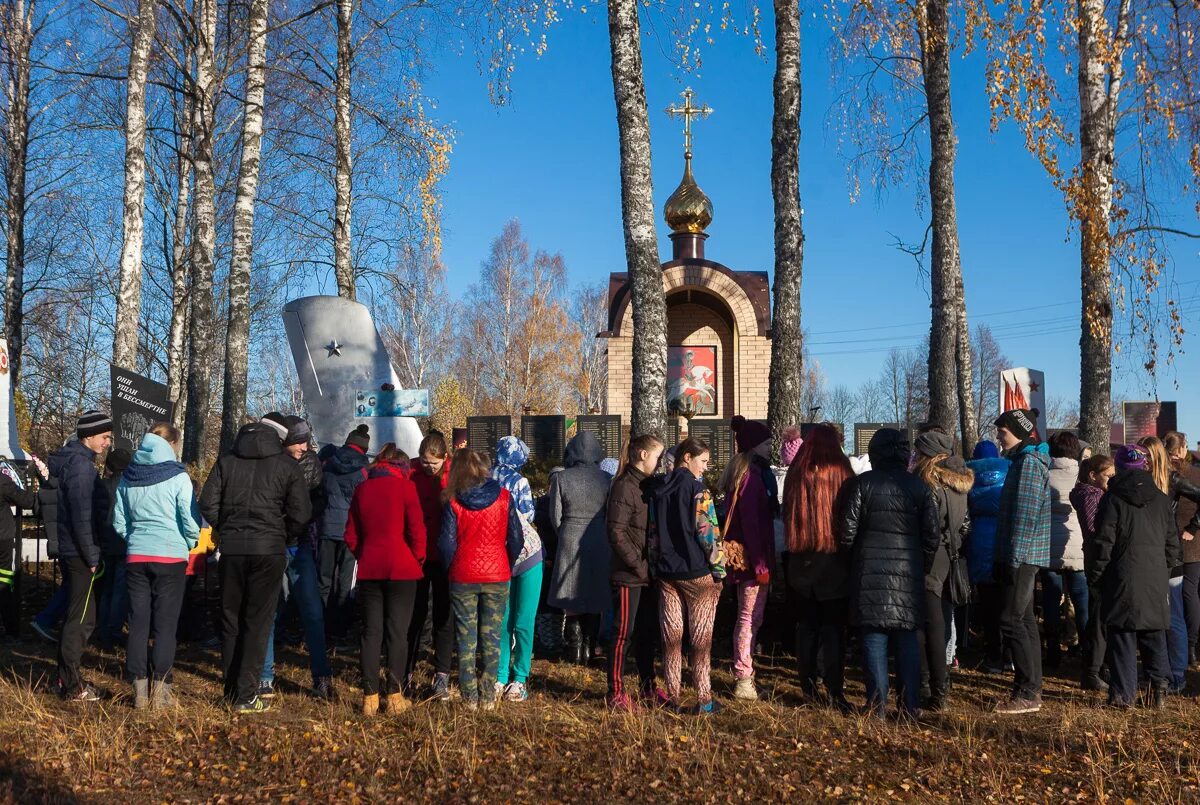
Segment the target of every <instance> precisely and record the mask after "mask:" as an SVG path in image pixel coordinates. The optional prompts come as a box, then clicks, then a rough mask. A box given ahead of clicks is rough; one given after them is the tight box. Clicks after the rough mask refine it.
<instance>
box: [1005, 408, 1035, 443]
mask: <svg viewBox="0 0 1200 805" xmlns="http://www.w3.org/2000/svg"><path fill="white" fill-rule="evenodd" d="M1038 413H1039V412H1038V409H1036V408H1029V409H1024V408H1014V409H1013V410H1011V411H1005V412H1004V413H1003V414H1001V415H1000V416H999V417H997V418H996V422H995V425H996V427H997V428H1004V429H1005V430H1007V431H1008V432H1009V433H1011V434H1012V435H1013V436H1016V437H1017V438H1018V439H1020V440H1021V441H1026V440H1028V439H1032V438H1033V434H1034V433H1036V432H1037V421H1038Z"/></svg>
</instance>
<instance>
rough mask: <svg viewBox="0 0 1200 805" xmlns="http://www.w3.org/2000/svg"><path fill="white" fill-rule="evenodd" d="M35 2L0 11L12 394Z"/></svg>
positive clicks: (20, 1)
mask: <svg viewBox="0 0 1200 805" xmlns="http://www.w3.org/2000/svg"><path fill="white" fill-rule="evenodd" d="M33 3H34V0H28V4H27V3H26V0H9V1H8V2H7V3H6V4H5V7H4V10H3V12H4V18H3V20H2V21H0V22H2V23H3V26H4V28H3V42H2V44H3V48H4V56H5V59H4V62H5V65H4V68H5V72H6V73H7V75H6V76H5V78H6V81H5V84H4V101H5V117H6V124H7V127H6V131H5V154H4V156H5V162H4V184H5V190H6V195H5V199H4V218H5V235H6V238H5V240H6V244H5V246H6V249H5V257H6V260H7V263H6V269H7V270H6V274H5V281H4V335H5V337H6V338H7V339H8V356H9V367H10V371H11V372H12V385H13V388H14V389H15V388H18V383H19V381H20V378H21V357H22V352H23V351H24V346H25V211H26V209H25V208H26V192H25V190H26V187H25V184H26V167H27V160H28V157H29V91H30V75H29V73H30V65H31V59H30V52H31V49H32V46H33Z"/></svg>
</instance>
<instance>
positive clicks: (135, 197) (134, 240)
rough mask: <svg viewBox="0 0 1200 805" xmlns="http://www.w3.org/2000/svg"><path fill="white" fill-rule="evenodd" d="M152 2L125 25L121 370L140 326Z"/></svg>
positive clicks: (116, 353) (116, 354) (133, 355)
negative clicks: (147, 91) (127, 30)
mask: <svg viewBox="0 0 1200 805" xmlns="http://www.w3.org/2000/svg"><path fill="white" fill-rule="evenodd" d="M157 13H158V3H157V2H156V0H138V4H137V15H136V16H134V17H132V18H130V20H129V33H130V37H129V38H130V44H129V71H128V73H127V74H126V77H125V198H124V205H123V207H122V215H121V265H120V273H119V275H118V280H117V282H118V291H117V310H116V322H115V330H114V332H113V359H112V362H113V364H114V365H115V366H119V367H121V368H122V369H130V370H133V369H136V368H137V348H138V324H139V320H140V318H141V307H142V246H143V243H144V240H145V204H146V79H147V76H148V74H149V71H150V48H151V46H152V45H153V44H154V29H155V18H156V16H157Z"/></svg>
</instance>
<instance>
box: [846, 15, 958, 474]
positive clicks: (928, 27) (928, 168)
mask: <svg viewBox="0 0 1200 805" xmlns="http://www.w3.org/2000/svg"><path fill="white" fill-rule="evenodd" d="M831 17H832V19H833V22H834V27H835V37H836V48H835V55H836V60H835V71H836V73H837V77H838V83H839V84H840V85H841V86H842V88H843V91H842V93H841V95H840V96H839V98H838V100H837V102H836V109H837V111H838V113H839V120H840V125H841V127H842V131H843V136H844V139H843V143H842V146H841V150H842V153H843V156H844V157H845V158H846V160H847V169H848V172H849V176H850V180H851V195H852V197H857V195H858V194H859V192H860V190H861V185H862V181H863V179H864V177H866V178H868V180H869V181H870V183H871V184H873V185H874V186H875V188H876V192H877V193H880V194H881V193H882V192H883V190H884V189H885V188H887V187H888V186H891V185H899V184H904V183H906V182H909V181H912V180H913V179H914V178H915V177H916V176H918V175H920V174H922V173H924V174H925V176H926V185H925V187H924V188H922V189H919V190H918V201H917V203H918V209H923V208H924V207H925V205H926V203H928V207H929V214H930V225H929V230H928V233H927V235H926V240H925V242H923V243H922V244H921V245H920V247H917V248H915V249H913V248H910V247H904V248H905V250H906V251H910V252H911V253H913V254H914V255H915V256H917V257H918V261H920V259H921V258H923V256H924V253H925V249H926V246H928V248H929V291H930V327H929V362H928V365H927V367H926V374H927V380H926V385H927V387H928V402H929V411H928V414H929V422H930V423H931V424H936V425H940V426H941V427H943V428H945V430H946V432H947V433H954V432H955V430H958V432H959V434H960V437H961V442H962V445H963V449H964V450H965V449H967V447H968V442H970V441H971V440H972V434H973V431H974V430H975V428H974V426H973V424H972V420H973V418H974V415H973V412H974V409H975V405H974V402H973V399H972V398H973V384H972V382H971V379H970V378H971V361H970V349H969V346H970V329H969V322H968V320H967V310H966V298H965V290H964V284H963V275H962V262H961V257H960V251H959V239H958V213H957V203H956V198H955V182H954V171H955V165H956V161H957V144H956V136H955V133H954V115H953V110H952V106H951V98H950V86H951V81H950V55H951V53H952V51H953V47H954V42H953V38H954V35H955V31H954V28H953V25H952V19H951V14H950V3H949V0H908V1H906V2H900V3H894V4H882V5H881V4H877V3H872V2H870V0H848V2H844V3H833V4H831ZM967 27H968V28H969V27H970V26H969V21H968V25H967ZM922 133H925V134H927V137H926V138H925V140H924V141H922V139H921V136H920V135H921V134H922Z"/></svg>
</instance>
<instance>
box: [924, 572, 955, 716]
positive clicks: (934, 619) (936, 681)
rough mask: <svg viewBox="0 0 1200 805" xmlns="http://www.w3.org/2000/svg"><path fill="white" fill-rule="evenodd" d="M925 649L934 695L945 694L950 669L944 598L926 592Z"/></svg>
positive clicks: (927, 668)
mask: <svg viewBox="0 0 1200 805" xmlns="http://www.w3.org/2000/svg"><path fill="white" fill-rule="evenodd" d="M921 642H922V646H923V647H924V649H925V668H926V670H927V671H928V673H929V689H930V691H931V692H932V693H934V694H937V693H939V692H940V693H945V691H946V680H947V679H948V677H949V669H948V668H947V667H946V618H945V617H944V615H943V614H942V597H941V596H940V595H938V594H937V593H931V592H929V591H928V590H926V591H925V631H924V632H922V633H921Z"/></svg>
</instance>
